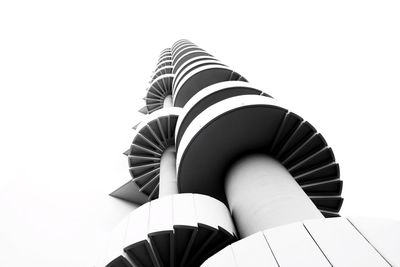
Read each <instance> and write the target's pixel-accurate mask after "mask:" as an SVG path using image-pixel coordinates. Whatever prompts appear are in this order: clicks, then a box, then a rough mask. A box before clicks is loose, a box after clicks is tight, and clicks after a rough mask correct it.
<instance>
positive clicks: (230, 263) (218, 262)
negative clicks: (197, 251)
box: [201, 246, 237, 267]
mask: <svg viewBox="0 0 400 267" xmlns="http://www.w3.org/2000/svg"><path fill="white" fill-rule="evenodd" d="M201 266H202V267H217V266H218V267H237V264H236V261H235V257H234V256H233V251H232V247H231V246H227V247H226V248H224V249H223V250H221V251H219V252H218V257H211V258H209V259H208V260H206V261H205V262H204V263H203V264H202V265H201Z"/></svg>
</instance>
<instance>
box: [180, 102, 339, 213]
mask: <svg viewBox="0 0 400 267" xmlns="http://www.w3.org/2000/svg"><path fill="white" fill-rule="evenodd" d="M252 153H264V154H266V155H269V156H272V157H274V158H275V159H277V160H278V161H279V162H280V163H281V164H282V165H283V166H285V167H286V168H287V170H288V171H289V172H290V174H291V175H292V176H293V178H294V179H295V180H296V181H297V183H298V184H299V185H300V186H301V187H302V188H303V190H304V192H305V193H306V194H307V195H308V196H309V197H310V199H311V200H312V201H313V202H314V204H315V205H316V206H317V208H318V209H319V210H320V211H321V212H322V213H323V215H324V216H326V217H334V216H338V215H337V213H338V212H339V210H340V208H341V205H342V202H343V199H342V198H341V197H340V195H341V191H342V181H341V180H339V166H338V164H337V163H336V162H335V157H334V155H333V152H332V150H331V149H330V148H329V147H328V145H327V143H326V141H325V140H324V138H323V137H322V135H321V134H320V133H317V131H316V130H315V128H314V127H313V126H312V125H311V124H310V123H308V122H307V121H304V120H303V119H302V118H301V117H300V116H298V115H296V114H294V113H292V112H289V111H288V110H286V109H284V108H282V107H280V106H279V105H278V104H277V103H276V101H275V100H274V99H272V98H269V97H263V96H258V95H241V96H234V97H231V98H228V99H225V100H222V101H219V102H217V103H215V104H213V105H211V106H210V107H208V108H207V109H205V110H204V111H202V112H201V113H200V114H199V115H197V116H196V117H195V118H194V119H193V120H192V121H191V123H190V125H189V126H188V127H187V128H186V131H185V132H184V134H183V135H182V138H181V140H180V143H179V147H178V149H177V177H178V188H179V192H183V193H186V192H191V193H200V194H206V195H209V196H212V197H214V198H217V199H219V200H221V201H223V202H225V203H226V196H225V190H224V178H225V177H226V172H227V170H228V169H229V168H230V167H231V166H232V164H233V163H234V162H235V161H236V160H237V159H239V158H241V157H243V156H246V155H249V154H252Z"/></svg>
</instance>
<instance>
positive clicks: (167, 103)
mask: <svg viewBox="0 0 400 267" xmlns="http://www.w3.org/2000/svg"><path fill="white" fill-rule="evenodd" d="M169 107H172V96H171V95H167V96H166V97H165V98H164V102H163V108H169Z"/></svg>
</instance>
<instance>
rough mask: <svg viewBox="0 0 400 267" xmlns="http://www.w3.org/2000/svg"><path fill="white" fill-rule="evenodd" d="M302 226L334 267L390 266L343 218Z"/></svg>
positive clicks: (314, 221) (313, 221) (305, 223)
mask: <svg viewBox="0 0 400 267" xmlns="http://www.w3.org/2000/svg"><path fill="white" fill-rule="evenodd" d="M304 225H305V227H306V228H307V230H308V232H309V233H310V235H311V236H312V237H313V239H314V240H315V242H316V243H317V244H318V246H319V247H320V248H321V250H322V251H323V252H324V254H325V256H326V257H327V258H328V259H329V262H330V263H331V264H332V265H333V266H335V267H336V266H337V267H354V266H365V267H379V266H382V267H389V266H390V265H389V264H388V263H387V262H386V261H385V259H384V258H382V257H381V255H380V254H379V253H378V252H376V250H375V249H374V248H373V247H372V246H371V245H370V244H369V243H368V242H367V241H366V240H365V239H364V237H363V236H362V235H361V234H360V233H359V232H357V230H356V229H355V228H354V227H353V226H352V225H351V224H350V222H349V221H347V220H346V219H344V218H331V219H328V220H310V221H305V222H304Z"/></svg>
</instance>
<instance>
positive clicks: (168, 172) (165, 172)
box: [159, 147, 178, 197]
mask: <svg viewBox="0 0 400 267" xmlns="http://www.w3.org/2000/svg"><path fill="white" fill-rule="evenodd" d="M175 160H176V156H175V148H174V147H168V148H167V149H166V150H165V151H164V153H163V154H162V156H161V162H160V185H159V187H160V188H159V197H162V196H167V195H173V194H178V185H177V179H176V164H175Z"/></svg>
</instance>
